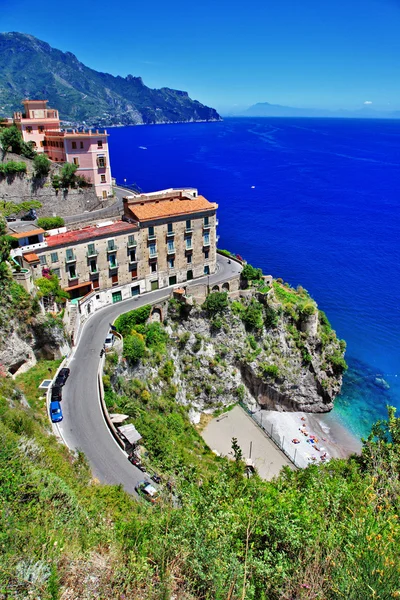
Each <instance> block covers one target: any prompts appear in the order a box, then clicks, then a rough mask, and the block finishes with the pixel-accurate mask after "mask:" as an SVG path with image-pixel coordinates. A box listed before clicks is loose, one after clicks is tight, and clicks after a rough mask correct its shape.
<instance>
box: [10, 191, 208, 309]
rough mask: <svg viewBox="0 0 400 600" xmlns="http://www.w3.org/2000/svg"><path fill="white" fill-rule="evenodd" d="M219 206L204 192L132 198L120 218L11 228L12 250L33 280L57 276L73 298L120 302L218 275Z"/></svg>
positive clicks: (127, 200)
mask: <svg viewBox="0 0 400 600" xmlns="http://www.w3.org/2000/svg"><path fill="white" fill-rule="evenodd" d="M216 210H217V204H215V203H212V202H209V201H208V200H206V199H205V198H204V197H203V196H198V194H197V190H189V191H188V190H168V191H166V192H160V193H157V194H148V195H145V194H142V195H140V196H134V197H127V198H125V199H124V217H123V220H120V221H106V222H102V223H97V224H96V225H91V226H88V227H84V228H82V229H78V230H73V231H67V229H66V228H65V227H64V228H61V229H60V230H58V231H54V232H44V231H43V230H42V229H32V230H31V231H27V230H25V231H23V232H14V233H12V235H13V236H14V237H15V238H16V239H18V242H19V246H20V247H19V248H17V249H15V250H13V251H12V255H13V257H14V258H15V259H16V260H18V261H19V262H20V265H21V267H23V268H29V269H30V270H31V273H32V278H33V280H35V279H37V278H38V277H43V276H46V275H47V274H49V273H54V274H56V275H57V277H58V278H59V280H60V285H61V287H62V288H63V289H64V290H66V291H67V292H68V293H69V294H70V297H71V298H72V299H73V298H81V297H83V296H86V295H87V294H89V293H90V292H96V293H98V296H99V298H100V295H101V294H103V295H104V294H105V295H107V298H108V302H111V301H112V302H118V301H119V300H122V299H123V298H126V297H127V294H128V297H130V296H135V295H139V294H141V293H144V292H148V291H151V290H156V289H160V288H165V287H168V286H175V285H182V284H184V283H185V282H187V281H190V280H192V279H195V278H199V277H202V276H204V275H211V274H213V273H215V270H216V243H217V235H216V227H217V219H216Z"/></svg>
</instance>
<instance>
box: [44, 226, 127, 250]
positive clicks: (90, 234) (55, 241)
mask: <svg viewBox="0 0 400 600" xmlns="http://www.w3.org/2000/svg"><path fill="white" fill-rule="evenodd" d="M134 231H138V227H137V226H136V225H134V224H132V223H126V222H125V221H117V222H116V223H113V224H112V225H105V226H104V227H93V226H91V227H84V228H83V229H77V230H76V231H67V232H66V233H58V234H57V235H49V237H47V238H46V241H47V246H48V247H49V248H54V247H55V246H65V245H71V244H79V242H85V241H87V242H90V241H92V240H95V239H96V238H101V237H107V236H112V235H117V234H120V233H128V232H134Z"/></svg>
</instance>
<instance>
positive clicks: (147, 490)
mask: <svg viewBox="0 0 400 600" xmlns="http://www.w3.org/2000/svg"><path fill="white" fill-rule="evenodd" d="M135 491H136V492H137V493H138V494H139V496H142V497H143V498H145V499H146V500H147V501H148V502H151V503H152V504H155V503H156V502H157V500H158V498H159V494H158V491H157V490H156V488H155V487H154V486H153V485H151V483H149V482H148V481H141V482H140V483H138V484H137V485H135Z"/></svg>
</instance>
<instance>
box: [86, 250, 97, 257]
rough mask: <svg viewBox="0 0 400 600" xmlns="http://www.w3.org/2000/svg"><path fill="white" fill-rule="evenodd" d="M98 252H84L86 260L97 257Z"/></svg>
mask: <svg viewBox="0 0 400 600" xmlns="http://www.w3.org/2000/svg"><path fill="white" fill-rule="evenodd" d="M98 254H99V251H98V250H93V251H92V252H89V250H88V251H87V252H86V258H94V257H95V256H98Z"/></svg>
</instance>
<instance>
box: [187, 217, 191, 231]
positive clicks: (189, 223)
mask: <svg viewBox="0 0 400 600" xmlns="http://www.w3.org/2000/svg"><path fill="white" fill-rule="evenodd" d="M186 229H187V230H190V229H192V221H191V220H190V219H188V220H187V221H186Z"/></svg>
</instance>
